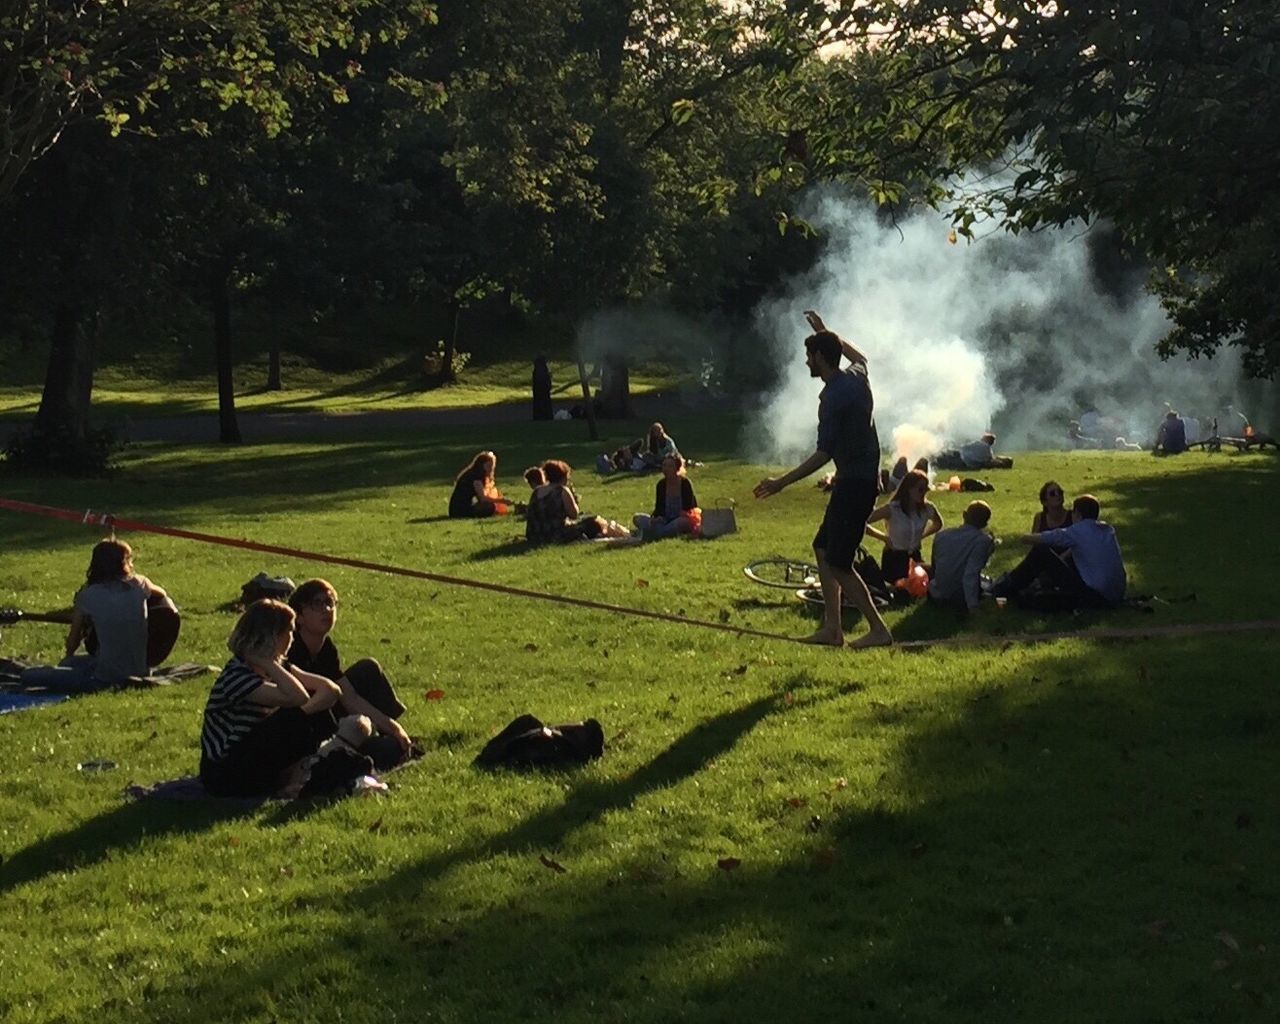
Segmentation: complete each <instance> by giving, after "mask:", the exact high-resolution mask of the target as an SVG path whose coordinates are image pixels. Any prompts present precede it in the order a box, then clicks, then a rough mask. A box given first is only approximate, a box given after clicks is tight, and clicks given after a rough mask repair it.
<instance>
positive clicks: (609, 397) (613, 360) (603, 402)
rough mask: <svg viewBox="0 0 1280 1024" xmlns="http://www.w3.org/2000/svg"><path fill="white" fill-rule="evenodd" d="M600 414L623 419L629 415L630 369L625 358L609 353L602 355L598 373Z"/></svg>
mask: <svg viewBox="0 0 1280 1024" xmlns="http://www.w3.org/2000/svg"><path fill="white" fill-rule="evenodd" d="M600 415H601V417H602V418H604V419H615V420H623V419H627V418H628V417H629V416H630V415H631V370H630V368H629V367H628V366H627V358H626V356H623V355H617V354H611V355H607V356H605V357H604V369H603V370H602V371H601V374H600Z"/></svg>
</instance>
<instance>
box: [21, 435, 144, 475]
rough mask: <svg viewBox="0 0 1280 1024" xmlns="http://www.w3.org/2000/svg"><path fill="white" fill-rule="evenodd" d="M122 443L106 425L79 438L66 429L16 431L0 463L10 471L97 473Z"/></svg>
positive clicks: (107, 468) (106, 468) (107, 465)
mask: <svg viewBox="0 0 1280 1024" xmlns="http://www.w3.org/2000/svg"><path fill="white" fill-rule="evenodd" d="M124 446H125V445H124V442H123V441H121V440H120V439H119V437H118V436H117V435H116V432H115V431H114V430H112V429H111V428H109V427H100V428H98V429H90V430H87V431H86V432H85V434H84V436H83V437H78V436H77V435H76V434H75V432H74V431H71V430H68V429H59V430H52V431H50V430H39V429H35V428H32V429H30V430H18V431H15V432H14V433H13V434H12V435H11V436H10V437H9V440H8V441H7V442H6V443H5V446H4V461H3V465H4V467H5V468H6V469H8V470H10V471H13V472H28V473H32V472H33V473H55V474H66V475H71V476H101V475H104V474H106V473H107V472H109V471H110V469H111V468H112V460H113V459H114V458H115V456H116V455H118V454H119V453H120V452H121V451H122V450H123V449H124Z"/></svg>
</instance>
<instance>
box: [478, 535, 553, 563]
mask: <svg viewBox="0 0 1280 1024" xmlns="http://www.w3.org/2000/svg"><path fill="white" fill-rule="evenodd" d="M536 550H538V549H537V547H535V546H533V545H531V544H530V543H529V542H528V541H526V540H525V539H524V538H523V537H512V538H511V539H510V540H508V541H505V542H503V543H502V544H498V545H496V546H495V547H491V548H484V549H482V550H480V551H474V552H472V553H471V554H470V555H469V556H468V557H467V561H469V562H492V561H494V560H495V559H498V558H511V557H512V556H514V555H525V554H528V553H530V552H531V551H536Z"/></svg>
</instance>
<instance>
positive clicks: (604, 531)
mask: <svg viewBox="0 0 1280 1024" xmlns="http://www.w3.org/2000/svg"><path fill="white" fill-rule="evenodd" d="M542 473H543V475H544V476H545V477H546V480H547V482H546V483H545V484H543V485H542V486H541V487H538V488H535V489H534V492H533V495H532V496H531V497H530V498H529V515H528V518H527V519H526V520H525V525H524V537H525V540H527V541H528V542H529V543H530V544H568V543H570V542H572V541H575V540H594V539H595V538H597V537H626V536H628V533H627V531H626V530H624V529H622V527H620V526H619V525H618V524H617V523H614V522H609V521H606V520H604V519H601V518H600V517H599V516H592V515H585V516H584V515H581V510H580V509H579V508H578V499H577V497H575V495H574V493H573V488H572V487H570V485H569V478H570V476H571V475H572V473H573V470H572V469H571V468H570V466H569V464H568V463H566V462H562V461H560V460H559V459H548V460H547V461H546V462H544V463H543V464H542ZM580 516H581V518H579V517H580Z"/></svg>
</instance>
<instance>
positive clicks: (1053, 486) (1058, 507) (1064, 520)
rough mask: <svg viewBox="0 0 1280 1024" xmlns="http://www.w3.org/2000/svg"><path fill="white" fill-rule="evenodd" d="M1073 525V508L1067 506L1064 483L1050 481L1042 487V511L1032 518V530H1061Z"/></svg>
mask: <svg viewBox="0 0 1280 1024" xmlns="http://www.w3.org/2000/svg"><path fill="white" fill-rule="evenodd" d="M1070 525H1071V509H1069V508H1067V496H1066V494H1065V493H1064V492H1063V490H1062V484H1060V483H1058V481H1056V480H1050V481H1048V482H1047V483H1046V484H1045V485H1044V486H1043V487H1041V488H1040V511H1039V512H1037V513H1036V514H1035V516H1033V517H1032V519H1031V532H1032V533H1044V531H1045V530H1061V529H1063V528H1064V527H1067V526H1070Z"/></svg>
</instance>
